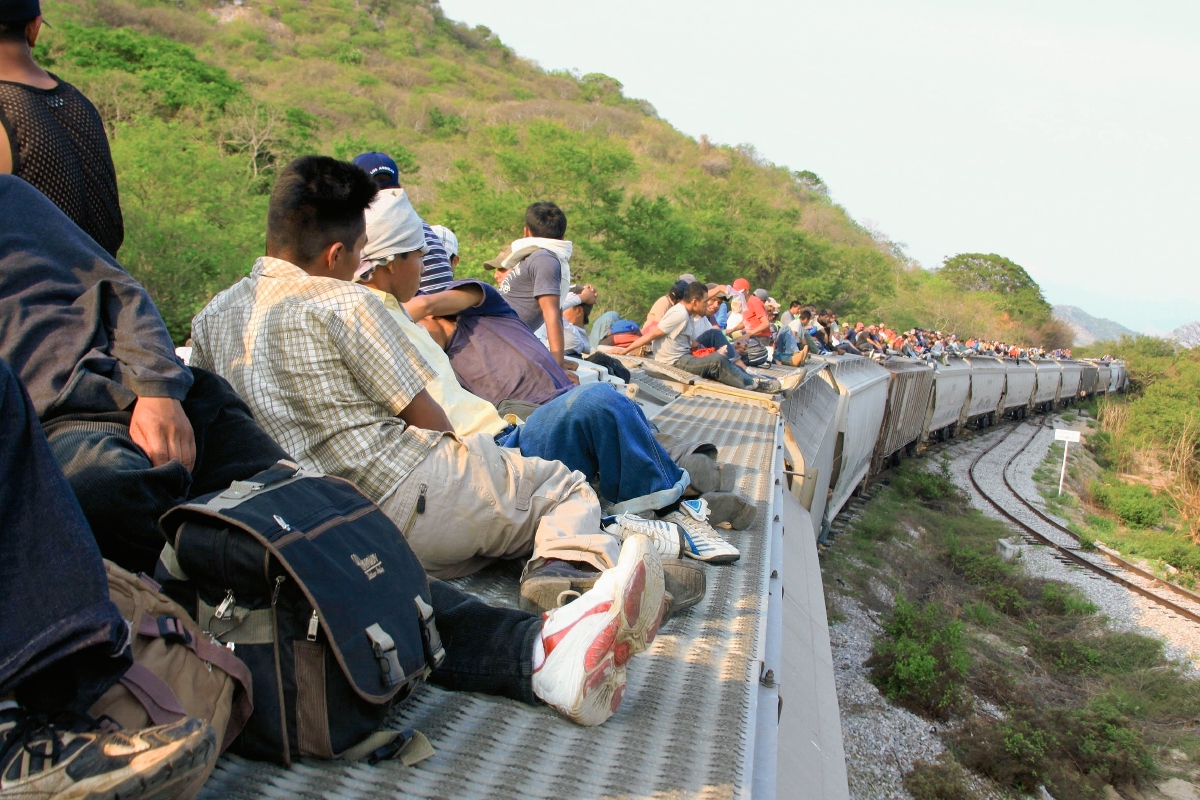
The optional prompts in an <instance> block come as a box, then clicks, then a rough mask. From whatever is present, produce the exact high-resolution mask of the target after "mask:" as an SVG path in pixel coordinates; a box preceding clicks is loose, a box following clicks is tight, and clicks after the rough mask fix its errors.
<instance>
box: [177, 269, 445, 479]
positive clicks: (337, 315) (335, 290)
mask: <svg viewBox="0 0 1200 800" xmlns="http://www.w3.org/2000/svg"><path fill="white" fill-rule="evenodd" d="M192 343H193V350H192V364H193V365H195V366H197V367H200V368H202V369H209V370H212V371H214V372H216V373H218V374H219V375H221V376H222V377H223V378H225V379H226V380H228V381H229V382H230V383H231V384H232V385H233V388H234V389H235V390H237V393H238V394H240V395H241V396H242V399H244V400H245V401H246V403H247V404H248V405H249V406H250V409H251V411H253V412H254V418H255V420H256V421H257V422H258V423H259V424H260V425H262V427H263V428H264V429H265V430H266V431H267V433H269V434H270V435H271V436H272V437H273V438H274V439H275V441H277V442H278V443H279V444H280V446H282V447H283V449H284V450H286V451H287V452H288V453H290V454H291V455H292V457H293V458H295V459H296V460H297V461H299V462H300V463H301V464H302V465H303V466H305V467H308V468H310V469H318V470H320V471H322V472H325V473H327V474H330V475H336V476H338V477H340V478H346V479H347V480H350V481H353V482H354V483H356V484H358V486H359V488H360V489H362V490H363V491H364V492H365V493H366V494H367V495H368V496H370V497H371V499H373V500H375V501H376V502H380V501H382V500H383V499H384V498H385V497H387V496H388V495H389V494H391V492H392V490H393V489H394V488H395V487H396V485H397V484H398V483H400V481H402V480H403V479H404V478H405V477H406V476H407V475H408V474H409V473H410V472H411V471H412V469H413V468H414V467H416V466H417V464H419V463H420V462H421V460H422V459H424V458H425V456H426V455H427V454H428V453H429V451H430V450H431V449H432V448H433V447H434V445H436V444H437V442H438V440H439V439H440V438H441V436H442V434H441V433H440V432H437V431H427V430H423V429H421V428H413V427H410V426H408V425H407V424H406V423H405V422H404V420H402V419H399V418H398V417H397V416H396V415H397V414H399V413H400V412H401V411H403V410H404V408H405V407H407V406H408V404H409V403H410V402H412V399H413V398H414V397H416V395H417V394H419V393H420V392H421V391H422V390H423V389H424V388H425V386H426V384H428V383H429V381H430V380H431V379H432V378H433V372H432V371H431V370H430V369H429V366H428V365H427V364H426V363H425V361H424V360H423V359H422V358H421V356H420V354H419V353H418V352H417V351H416V350H415V348H414V347H413V345H412V344H411V343H410V342H409V340H408V337H407V336H405V335H404V332H403V331H402V330H401V329H400V326H399V325H398V324H397V323H396V320H395V319H393V318H392V315H391V314H389V313H388V312H387V309H385V308H384V307H383V304H382V303H381V302H379V299H378V298H376V297H375V296H374V295H372V294H371V292H370V291H369V290H367V289H366V288H365V287H362V286H356V285H354V284H352V283H348V282H346V281H340V280H337V279H336V278H324V277H314V276H311V275H309V274H308V273H306V272H305V271H304V270H302V269H300V268H299V267H297V266H295V265H293V264H290V263H288V262H287V261H283V260H281V259H277V258H270V257H263V258H260V259H258V261H256V262H255V263H254V269H253V270H252V271H251V273H250V276H249V277H247V278H243V279H242V280H241V281H239V282H238V283H236V284H234V285H233V286H232V287H230V288H228V289H226V290H225V291H223V292H221V293H220V294H218V295H217V296H216V297H214V298H213V299H212V301H211V302H209V304H208V305H207V306H205V307H204V310H203V311H201V312H200V313H199V314H197V315H196V317H195V319H193V320H192Z"/></svg>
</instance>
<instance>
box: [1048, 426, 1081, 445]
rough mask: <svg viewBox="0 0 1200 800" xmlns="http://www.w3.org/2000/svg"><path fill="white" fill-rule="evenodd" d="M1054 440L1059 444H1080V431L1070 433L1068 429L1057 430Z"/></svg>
mask: <svg viewBox="0 0 1200 800" xmlns="http://www.w3.org/2000/svg"><path fill="white" fill-rule="evenodd" d="M1054 439H1055V441H1059V442H1076V443H1078V442H1079V431H1069V430H1067V429H1066V428H1055V429H1054Z"/></svg>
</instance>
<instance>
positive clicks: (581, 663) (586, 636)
mask: <svg viewBox="0 0 1200 800" xmlns="http://www.w3.org/2000/svg"><path fill="white" fill-rule="evenodd" d="M664 609H665V603H664V602H663V571H662V563H661V562H660V561H659V559H658V553H657V551H656V549H655V547H654V545H653V544H652V543H651V542H650V540H649V539H648V538H646V537H645V536H643V535H640V534H635V535H633V536H630V537H628V538H627V539H626V540H625V543H624V544H622V545H621V557H620V559H618V561H617V565H616V566H615V567H613V568H612V569H609V570H605V571H604V572H603V573H602V574H601V575H600V577H599V579H597V581H596V585H595V586H593V587H592V588H591V589H589V590H588V591H586V592H584V593H583V594H582V595H581V596H580V597H579V598H578V599H576V600H573V601H572V602H570V603H568V604H567V605H565V606H562V607H561V608H556V609H553V610H551V611H548V612H546V613H545V614H543V615H542V620H543V621H542V632H541V635H540V636H539V637H538V638H537V641H536V642H535V643H534V647H533V693H534V694H536V695H537V696H538V697H539V698H541V700H542V701H543V702H544V703H546V705H548V706H551V707H553V708H554V709H555V710H556V711H558V713H560V714H562V715H563V716H564V717H566V718H567V719H569V720H571V721H572V722H576V723H578V724H580V725H599V724H600V723H602V722H604V721H605V720H606V719H608V718H609V717H611V716H612V714H613V712H614V711H616V710H617V707H618V706H620V705H621V697H622V696H623V695H624V694H625V665H626V664H627V663H628V662H629V659H631V658H632V657H633V656H635V655H637V654H638V653H640V652H642V651H643V650H645V649H646V648H647V647H649V646H650V643H651V642H652V641H654V637H655V635H656V634H657V633H658V628H659V626H660V625H661V624H662V617H663V611H664Z"/></svg>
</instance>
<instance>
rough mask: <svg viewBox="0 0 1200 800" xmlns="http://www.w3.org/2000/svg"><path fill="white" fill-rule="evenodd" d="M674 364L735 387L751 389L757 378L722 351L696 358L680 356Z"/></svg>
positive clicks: (702, 376) (685, 370) (695, 373)
mask: <svg viewBox="0 0 1200 800" xmlns="http://www.w3.org/2000/svg"><path fill="white" fill-rule="evenodd" d="M675 366H677V367H679V368H680V369H681V370H683V371H684V372H690V373H692V374H693V375H699V376H700V377H701V378H708V379H709V380H714V381H720V382H721V383H723V384H725V385H726V386H733V387H734V388H737V389H753V388H754V386H755V385H756V384H757V383H758V379H757V378H755V377H754V376H753V375H751V374H750V373H749V372H746V370H744V369H742V368H741V367H739V366H738V365H737V364H734V363H733V362H732V361H730V360H729V357H728V356H726V355H725V354H724V353H722V352H719V351H718V352H716V353H710V354H709V355H706V356H702V357H700V358H696V357H695V356H680V357H679V360H678V361H676V362H675Z"/></svg>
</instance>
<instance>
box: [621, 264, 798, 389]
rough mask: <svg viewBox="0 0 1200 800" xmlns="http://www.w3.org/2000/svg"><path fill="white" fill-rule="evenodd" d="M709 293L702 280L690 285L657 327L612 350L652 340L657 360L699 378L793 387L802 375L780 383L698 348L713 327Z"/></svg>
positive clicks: (744, 386)
mask: <svg viewBox="0 0 1200 800" xmlns="http://www.w3.org/2000/svg"><path fill="white" fill-rule="evenodd" d="M708 294H709V293H708V288H707V287H706V286H705V285H704V284H703V283H693V284H690V285H689V286H688V287H687V289H686V290H685V291H684V293H683V298H682V299H681V300H680V301H679V302H678V303H677V304H676V305H674V306H672V307H671V309H670V310H669V311H667V313H666V315H665V316H664V317H663V318H662V320H660V321H659V324H658V327H657V328H655V329H654V330H652V331H650V332H649V333H643V334H642V335H641V336H640V337H639V338H638V339H637V340H636V341H634V342H633V343H632V344H630V345H628V346H627V347H620V348H616V349H615V350H613V351H612V352H613V353H615V354H617V355H624V354H626V353H628V352H629V351H631V350H636V349H637V348H639V347H642V346H643V345H646V344H650V343H652V342H653V343H655V348H656V350H655V355H654V358H655V360H656V361H659V362H661V363H663V364H669V365H671V366H675V367H678V368H679V369H682V370H684V371H685V372H690V373H692V374H693V375H699V376H700V377H702V378H710V379H712V380H717V381H720V382H721V383H724V384H726V385H727V386H733V387H736V388H738V389H750V390H752V391H756V392H764V393H767V394H774V393H776V392H780V391H790V390H791V389H792V388H794V387H795V386H796V385H797V384H798V383H799V381H800V378H801V377H802V376H800V375H794V376H789V377H788V378H787V379H785V380H786V383H781V382H780V381H777V380H775V379H774V378H760V377H757V376H755V375H751V374H750V373H749V372H746V371H745V370H744V369H741V368H740V367H738V366H736V365H735V364H733V363H732V362H731V361H730V360H729V357H728V356H727V355H725V353H723V352H719V351H717V350H715V349H713V350H711V352H704V351H702V350H701V351H697V349H696V347H697V342H696V338H697V337H699V336H700V335H701V334H703V333H705V332H706V331H708V330H711V328H712V326H711V324H710V323H709V322H708V319H707V318H706V317H705V313H706V312H707V310H708ZM706 349H708V348H706Z"/></svg>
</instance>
